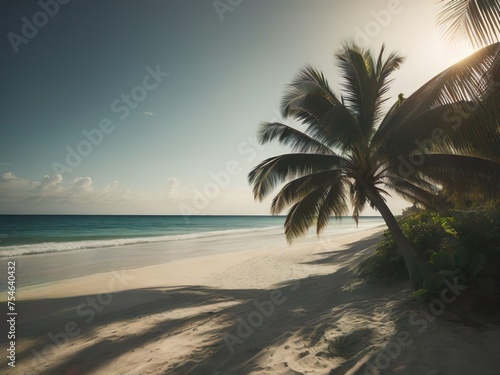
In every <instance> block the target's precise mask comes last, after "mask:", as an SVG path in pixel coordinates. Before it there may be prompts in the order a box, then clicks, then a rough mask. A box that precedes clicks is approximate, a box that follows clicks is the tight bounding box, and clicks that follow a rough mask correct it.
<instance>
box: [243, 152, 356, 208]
mask: <svg viewBox="0 0 500 375" xmlns="http://www.w3.org/2000/svg"><path fill="white" fill-rule="evenodd" d="M348 163H349V162H348V161H347V160H346V159H344V158H343V157H340V156H338V155H321V154H304V153H300V154H284V155H279V156H275V157H272V158H269V159H266V160H264V161H263V162H261V163H260V164H259V165H258V166H257V167H255V168H254V169H253V170H252V171H251V172H250V173H249V175H248V180H249V182H250V184H253V192H254V196H255V198H256V199H259V200H262V199H264V198H265V197H266V196H267V195H268V194H269V193H270V192H271V191H272V190H274V188H275V187H276V186H277V185H278V184H279V183H282V182H285V181H289V180H292V179H295V178H297V177H302V176H304V175H308V174H312V173H317V172H322V171H328V170H332V169H338V168H339V167H345V166H346V165H347V164H348Z"/></svg>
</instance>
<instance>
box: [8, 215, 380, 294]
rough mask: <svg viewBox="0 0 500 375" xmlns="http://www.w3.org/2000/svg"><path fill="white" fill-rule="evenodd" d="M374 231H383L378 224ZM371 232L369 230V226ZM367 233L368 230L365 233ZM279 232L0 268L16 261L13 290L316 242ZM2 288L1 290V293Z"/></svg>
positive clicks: (52, 256) (28, 260) (64, 255)
mask: <svg viewBox="0 0 500 375" xmlns="http://www.w3.org/2000/svg"><path fill="white" fill-rule="evenodd" d="M374 227H375V228H379V227H380V228H383V227H385V225H384V224H377V225H376V226H374ZM369 228H372V227H369ZM369 228H368V229H369ZM365 229H366V228H342V230H339V228H337V227H332V228H331V230H330V231H328V230H327V231H325V233H324V234H323V235H322V236H321V237H320V241H327V240H328V238H329V237H330V236H343V235H345V234H352V233H360V232H362V231H363V230H365ZM282 230H283V229H282V228H272V229H269V230H263V231H259V232H258V235H257V236H256V234H255V232H245V233H228V234H224V235H219V236H206V237H197V238H191V239H186V240H182V241H165V242H154V243H140V244H127V245H120V246H112V247H106V248H91V249H79V250H69V251H60V252H50V253H40V254H26V255H20V256H12V257H0V268H5V267H6V265H7V262H9V261H12V260H16V261H17V262H18V269H17V274H18V280H19V284H18V288H21V289H22V288H25V287H30V286H36V285H40V284H45V283H52V282H57V281H61V280H64V279H66V278H68V275H71V277H70V278H76V277H85V276H91V275H93V274H96V273H105V272H110V271H123V270H130V269H136V268H142V267H146V266H154V265H158V264H163V263H169V262H175V261H179V260H182V259H193V258H198V257H201V256H211V255H217V254H233V253H240V252H247V251H250V252H251V251H255V250H258V249H268V248H271V247H272V248H275V247H278V248H281V247H287V248H289V249H290V250H291V251H293V248H294V247H295V246H297V245H300V244H305V243H310V244H313V245H314V243H316V242H318V240H317V238H316V236H314V235H309V236H307V237H305V238H301V239H298V240H297V241H295V243H294V244H293V245H291V246H289V245H288V244H287V243H286V240H285V237H284V235H283V233H282ZM1 291H5V289H3V288H1V287H0V292H1Z"/></svg>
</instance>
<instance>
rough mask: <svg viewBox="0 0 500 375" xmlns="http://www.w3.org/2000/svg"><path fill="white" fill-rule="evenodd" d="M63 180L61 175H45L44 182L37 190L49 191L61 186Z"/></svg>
mask: <svg viewBox="0 0 500 375" xmlns="http://www.w3.org/2000/svg"><path fill="white" fill-rule="evenodd" d="M62 180H63V178H62V176H61V175H60V174H56V175H54V176H47V175H45V176H44V177H43V180H42V181H41V182H40V184H39V185H38V186H37V189H39V190H48V189H50V188H52V187H54V186H57V185H59V184H60V183H61V182H62Z"/></svg>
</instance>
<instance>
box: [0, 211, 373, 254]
mask: <svg viewBox="0 0 500 375" xmlns="http://www.w3.org/2000/svg"><path fill="white" fill-rule="evenodd" d="M284 221H285V217H284V216H191V217H189V218H185V217H184V216H147V215H144V216H142V215H141V216H128V215H127V216H122V215H109V216H108V215H0V257H10V256H21V255H27V254H40V253H52V252H64V251H71V250H82V249H99V248H102V249H105V248H109V247H116V246H121V245H132V244H143V243H144V244H145V243H162V242H165V243H166V242H172V241H184V240H190V239H197V238H199V239H203V238H212V239H214V240H217V239H218V238H221V237H222V236H227V235H229V234H242V235H243V234H249V233H253V232H265V231H269V230H272V229H278V228H282V227H283V223H284ZM380 224H383V220H382V218H381V217H361V218H360V228H363V227H367V226H370V227H371V226H376V225H380ZM353 228H355V224H354V222H353V220H352V219H351V218H350V217H345V218H343V219H342V220H333V219H332V221H331V224H330V228H329V231H330V233H331V231H332V230H333V231H334V232H336V231H345V230H351V229H353Z"/></svg>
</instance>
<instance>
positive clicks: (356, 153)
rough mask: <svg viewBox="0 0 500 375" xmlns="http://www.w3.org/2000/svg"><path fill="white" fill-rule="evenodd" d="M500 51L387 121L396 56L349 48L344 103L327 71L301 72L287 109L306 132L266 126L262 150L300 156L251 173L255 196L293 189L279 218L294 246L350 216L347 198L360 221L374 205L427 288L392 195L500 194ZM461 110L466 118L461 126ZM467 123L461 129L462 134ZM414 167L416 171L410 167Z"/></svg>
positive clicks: (457, 71) (426, 200) (430, 87)
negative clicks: (497, 88) (495, 82)
mask: <svg viewBox="0 0 500 375" xmlns="http://www.w3.org/2000/svg"><path fill="white" fill-rule="evenodd" d="M492 47H498V46H490V47H487V48H485V49H483V50H481V51H478V52H477V53H476V54H474V55H473V56H471V57H469V58H468V59H467V60H465V61H464V62H462V63H459V64H456V65H454V66H452V67H451V68H449V69H447V70H445V71H444V72H443V73H441V74H440V75H438V76H436V77H435V78H433V79H431V80H430V81H429V82H427V83H426V84H425V85H424V86H422V87H421V88H420V89H419V90H417V91H416V92H415V93H414V94H412V95H411V96H409V97H408V98H406V99H404V97H403V96H402V95H400V96H399V98H398V100H397V101H396V102H395V103H394V104H393V105H392V107H391V108H390V109H389V110H388V111H387V112H386V113H385V116H382V115H383V106H384V103H385V102H386V101H387V98H386V95H385V94H386V93H387V91H388V89H389V86H390V84H391V80H390V76H391V74H392V73H393V72H394V71H395V70H397V69H399V67H400V65H401V64H402V62H403V58H402V57H401V56H399V55H398V54H397V53H391V54H389V55H388V56H387V57H384V47H382V49H381V51H380V53H379V54H378V56H376V57H374V56H372V53H371V52H370V51H367V50H364V49H361V48H359V47H358V46H356V45H354V44H349V43H346V44H344V45H343V48H342V49H341V51H340V52H338V53H337V54H336V58H337V61H338V65H339V67H340V70H341V72H342V75H341V77H342V79H343V80H342V89H343V94H342V96H340V97H339V96H337V95H335V94H334V92H333V91H332V90H331V89H330V86H329V84H328V82H327V80H326V79H325V77H324V75H323V74H322V73H321V72H319V71H317V70H315V69H314V68H312V67H310V66H308V67H305V68H304V69H302V70H301V71H300V72H299V73H298V75H297V77H296V78H295V79H294V81H293V82H292V84H291V85H290V86H289V89H288V90H287V91H286V92H285V94H284V96H283V99H282V104H281V110H282V116H283V117H284V118H289V119H294V120H297V121H299V122H300V123H301V124H302V125H304V126H305V131H304V132H302V131H300V130H298V129H297V128H295V127H292V126H288V125H285V124H283V123H278V122H273V123H263V124H262V125H261V127H260V129H259V131H258V138H259V140H260V142H261V143H262V144H264V143H267V142H271V141H278V142H279V143H281V144H283V145H286V146H289V147H290V148H291V150H292V153H290V154H284V155H279V156H275V157H272V158H269V159H267V160H264V161H263V162H261V163H260V164H259V165H258V166H256V167H255V168H254V169H253V170H252V171H251V172H250V174H249V182H250V183H251V184H252V185H253V192H254V196H255V198H256V199H258V200H261V201H262V200H263V199H264V198H265V197H266V196H268V195H269V194H270V193H271V192H272V191H273V190H274V189H275V188H276V187H277V186H278V185H280V184H282V183H285V185H284V186H283V187H282V188H281V190H280V191H279V193H278V194H277V195H276V196H275V197H274V199H273V201H272V205H271V213H272V214H279V213H280V212H282V211H283V210H284V209H285V208H287V207H290V209H289V211H288V214H287V217H286V220H285V225H284V229H285V235H286V238H287V240H288V241H289V242H291V241H292V240H293V239H294V238H296V237H298V236H301V235H304V234H305V233H306V232H307V231H308V229H309V228H310V227H311V226H313V225H314V224H315V225H316V232H317V234H318V235H319V233H320V232H321V231H322V230H323V229H324V228H325V227H326V225H327V224H328V221H329V218H330V217H331V216H336V217H341V216H343V215H345V214H346V213H347V212H348V207H349V205H348V202H349V198H350V201H351V204H352V206H353V218H354V219H355V220H356V222H357V221H358V216H359V214H360V213H361V211H362V210H363V208H364V207H365V205H366V204H367V203H368V204H370V205H371V206H372V207H375V208H376V209H377V210H378V211H379V212H380V214H381V215H382V217H383V219H384V220H385V222H386V224H387V226H388V228H389V230H390V232H391V233H392V235H393V237H394V239H395V241H396V242H397V244H398V251H399V253H400V254H401V255H402V256H403V258H404V260H405V263H406V267H407V269H408V273H409V276H410V279H411V281H412V283H413V285H414V287H415V288H419V287H421V281H420V277H419V272H418V266H419V263H420V260H419V258H418V257H417V256H416V254H415V252H414V250H413V248H412V245H411V244H410V242H409V241H408V239H407V238H406V237H405V235H404V234H403V232H402V231H401V228H400V227H399V224H398V222H397V221H396V219H395V217H394V215H393V214H392V212H391V211H390V209H389V208H388V206H387V204H386V200H385V196H386V195H388V190H392V191H393V192H396V193H397V194H399V195H401V196H402V197H404V198H406V199H408V200H410V201H411V202H412V203H413V202H417V203H419V204H421V205H424V206H432V205H433V204H434V203H435V202H436V201H437V200H436V198H437V197H439V192H440V191H441V190H443V189H448V190H453V188H456V186H457V184H458V183H462V185H463V183H464V182H465V181H466V182H467V184H466V186H462V187H463V188H464V189H463V190H467V191H469V190H470V191H472V190H481V189H483V190H481V191H484V189H485V186H488V185H490V186H491V185H492V184H493V185H492V186H495V187H496V186H498V182H500V164H498V163H497V161H500V157H499V158H497V160H496V161H494V160H491V159H492V158H491V157H490V156H491V155H500V152H499V150H500V142H498V137H499V131H498V126H497V123H496V122H492V121H491V117H489V116H491V115H492V114H493V113H494V110H495V108H496V106H495V105H494V104H491V105H486V104H482V103H483V102H484V103H486V102H488V100H489V101H490V102H493V103H498V100H491V98H492V97H496V98H498V97H499V96H498V94H496V92H492V90H491V85H492V82H491V81H492V80H491V75H492V74H493V73H494V72H496V70H495V69H493V67H494V66H496V65H495V64H496V62H497V61H498V60H499V56H500V55H499V53H498V51H497V50H496V49H495V48H492ZM497 70H498V69H497ZM488 94H489V95H488ZM495 95H497V96H495ZM466 105H467V107H465V106H466ZM467 109H468V110H469V112H467V113H464V111H466V110H467ZM459 110H460V111H462V112H457V113H462V114H463V116H462V117H457V118H454V117H453V115H454V114H455V112H454V111H459ZM495 113H496V112H495ZM457 116H458V115H457ZM452 120H455V121H452ZM459 120H460V121H461V123H460V124H459V125H460V129H455V128H456V126H457V121H459ZM436 129H440V130H439V131H437V130H436ZM436 132H437V133H439V134H437V133H436ZM438 136H439V137H438ZM437 138H439V139H437ZM492 139H496V141H495V140H494V141H492ZM408 165H409V166H410V167H411V168H412V169H413V170H410V171H407V170H406V169H408V168H406V169H405V168H403V167H402V166H405V167H408ZM472 172H474V173H473V174H471V173H472ZM495 184H496V185H495ZM465 187H467V189H465Z"/></svg>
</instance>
